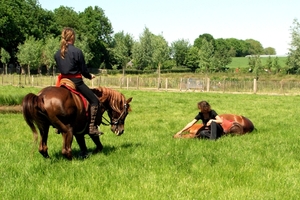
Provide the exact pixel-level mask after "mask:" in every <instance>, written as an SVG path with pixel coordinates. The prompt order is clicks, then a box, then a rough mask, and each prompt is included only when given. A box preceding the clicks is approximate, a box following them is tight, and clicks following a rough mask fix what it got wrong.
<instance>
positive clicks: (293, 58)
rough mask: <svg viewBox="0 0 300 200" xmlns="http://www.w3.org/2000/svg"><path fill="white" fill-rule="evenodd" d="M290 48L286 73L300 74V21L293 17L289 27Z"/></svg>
mask: <svg viewBox="0 0 300 200" xmlns="http://www.w3.org/2000/svg"><path fill="white" fill-rule="evenodd" d="M291 38H292V41H291V44H290V45H291V48H290V49H289V51H290V52H289V55H288V60H287V65H288V73H291V74H300V23H299V22H298V20H297V19H294V21H293V26H292V27H291Z"/></svg>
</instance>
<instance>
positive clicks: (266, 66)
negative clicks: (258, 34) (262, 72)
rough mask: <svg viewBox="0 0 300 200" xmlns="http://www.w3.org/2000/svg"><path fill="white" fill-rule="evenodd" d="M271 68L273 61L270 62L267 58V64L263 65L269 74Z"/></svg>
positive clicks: (269, 58) (270, 59)
mask: <svg viewBox="0 0 300 200" xmlns="http://www.w3.org/2000/svg"><path fill="white" fill-rule="evenodd" d="M272 67H273V60H272V58H271V56H269V57H268V59H267V63H266V65H265V68H266V69H267V70H268V71H269V72H270V71H271V69H272Z"/></svg>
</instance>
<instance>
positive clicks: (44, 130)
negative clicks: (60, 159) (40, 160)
mask: <svg viewBox="0 0 300 200" xmlns="http://www.w3.org/2000/svg"><path fill="white" fill-rule="evenodd" d="M39 131H40V135H41V140H40V145H39V152H40V154H42V156H43V157H44V158H50V156H49V154H48V147H47V140H48V131H49V126H45V127H39Z"/></svg>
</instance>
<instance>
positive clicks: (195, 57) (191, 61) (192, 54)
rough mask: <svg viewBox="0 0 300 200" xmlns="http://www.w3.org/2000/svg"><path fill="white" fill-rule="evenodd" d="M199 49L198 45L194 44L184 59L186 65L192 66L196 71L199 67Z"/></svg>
mask: <svg viewBox="0 0 300 200" xmlns="http://www.w3.org/2000/svg"><path fill="white" fill-rule="evenodd" d="M199 51H200V50H199V49H198V48H197V47H194V46H192V47H191V48H189V50H188V52H187V55H186V58H185V61H184V65H186V66H187V67H188V68H190V69H191V70H192V71H193V72H195V71H196V69H197V68H198V67H199V59H200V58H199V55H200V53H199Z"/></svg>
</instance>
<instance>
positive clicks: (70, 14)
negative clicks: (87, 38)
mask: <svg viewBox="0 0 300 200" xmlns="http://www.w3.org/2000/svg"><path fill="white" fill-rule="evenodd" d="M54 22H55V24H56V25H57V30H59V32H61V30H62V29H63V28H64V27H70V28H73V29H74V30H76V31H77V30H80V28H81V26H82V24H81V22H80V20H79V14H78V13H77V12H76V11H74V9H73V8H71V7H67V6H60V7H59V8H56V9H54Z"/></svg>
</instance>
